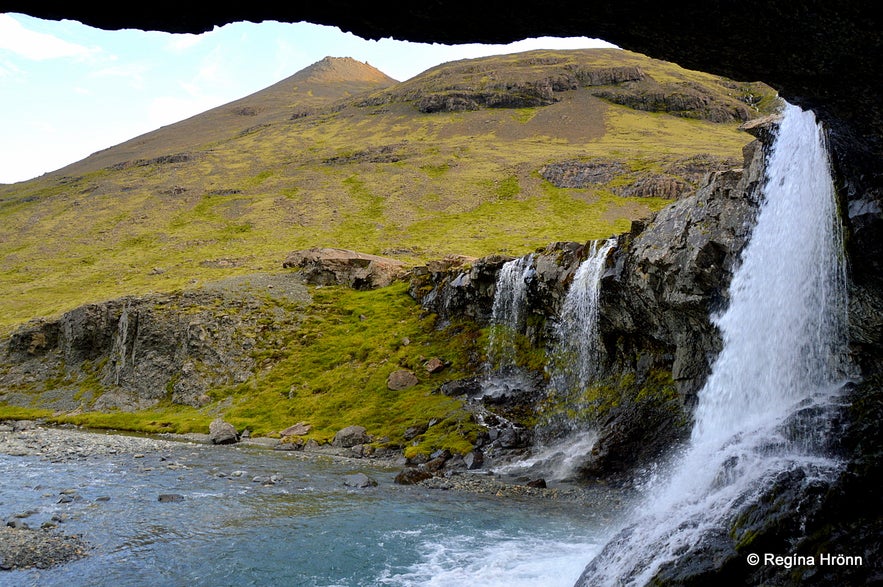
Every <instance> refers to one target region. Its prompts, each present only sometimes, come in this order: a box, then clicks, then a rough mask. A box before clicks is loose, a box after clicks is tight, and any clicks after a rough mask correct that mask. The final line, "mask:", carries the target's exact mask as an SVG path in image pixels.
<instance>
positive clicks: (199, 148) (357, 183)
mask: <svg viewBox="0 0 883 587" xmlns="http://www.w3.org/2000/svg"><path fill="white" fill-rule="evenodd" d="M340 61H343V62H345V65H346V67H341V68H336V67H328V68H325V71H319V72H316V71H312V72H311V75H310V76H301V77H298V76H294V77H293V78H291V79H292V80H294V79H295V78H298V80H300V81H299V82H298V83H293V82H291V81H289V82H288V83H283V82H280V83H279V84H277V85H276V86H274V87H273V88H271V89H272V99H268V98H267V95H266V94H262V93H258V94H255V95H254V96H253V97H249V98H244V99H242V100H239V101H238V102H236V103H235V104H234V105H231V106H230V107H229V108H227V107H221V108H219V109H216V110H214V111H211V112H209V113H206V114H205V115H202V116H197V117H194V118H192V119H189V120H187V121H184V122H182V123H179V124H177V125H172V126H169V127H165V128H163V129H159V130H158V131H155V132H154V133H151V134H150V135H145V136H144V137H139V138H137V139H133V140H132V141H128V142H127V143H124V144H123V145H120V146H118V147H111V148H110V149H107V150H105V151H102V152H101V153H98V154H96V155H94V156H92V157H90V158H88V159H86V160H84V161H82V162H80V163H78V164H74V165H72V166H69V167H68V168H65V169H63V170H60V171H59V172H56V173H51V174H47V175H45V176H43V177H40V178H38V179H35V180H31V181H28V182H23V183H18V184H14V185H9V186H3V187H0V329H4V330H8V329H9V328H10V327H12V326H14V325H15V324H18V323H21V322H23V321H25V320H28V319H30V318H33V317H37V316H48V315H55V314H58V313H59V312H62V311H65V310H68V309H70V308H73V307H75V306H77V305H79V304H82V303H85V302H89V301H94V300H96V299H107V298H111V297H116V296H119V295H123V294H131V293H139V292H145V291H168V290H172V289H175V288H180V287H182V286H186V285H188V284H192V283H193V282H194V281H204V280H212V279H216V278H220V277H224V276H228V275H231V274H242V273H248V272H252V271H256V270H267V269H271V268H276V267H278V266H279V263H280V261H281V259H283V258H284V257H285V255H286V254H287V253H288V252H289V251H291V250H296V249H303V248H308V247H312V246H338V247H344V248H349V249H356V250H360V251H363V252H366V253H376V254H383V255H387V256H393V257H397V258H400V259H403V260H406V261H417V260H423V259H427V258H434V257H440V256H443V255H445V254H449V253H455V254H467V255H473V256H477V255H481V254H487V253H490V252H508V253H519V252H523V251H526V250H529V249H531V248H534V247H538V246H542V245H544V244H546V243H547V242H551V241H556V240H564V239H574V240H585V239H589V238H595V237H602V236H606V235H609V234H611V233H613V232H616V231H621V230H623V229H625V228H627V227H628V224H629V221H630V220H631V219H634V218H639V217H643V216H646V215H647V214H649V213H650V212H652V211H653V210H656V209H658V208H659V207H661V206H663V205H665V203H666V200H664V199H659V198H635V197H628V196H623V195H617V194H623V193H627V192H625V190H623V188H624V187H627V186H628V184H630V183H634V182H636V181H638V180H639V179H641V178H642V177H644V178H646V175H647V174H648V173H649V174H651V175H652V174H662V175H664V176H670V175H672V174H674V175H676V176H678V177H681V178H684V179H686V180H688V181H691V182H693V183H695V181H696V179H697V178H698V177H701V168H702V166H701V165H700V170H699V171H700V172H699V173H696V172H695V169H694V170H693V171H691V173H690V174H687V175H685V174H684V173H683V172H682V171H683V170H684V169H685V167H684V165H683V163H684V162H688V163H689V162H691V161H695V160H696V159H695V158H696V156H697V155H699V156H701V157H702V158H704V161H705V162H706V164H705V165H706V166H707V165H714V164H716V163H719V162H720V161H727V160H731V159H736V160H738V159H739V157H740V149H741V148H742V146H743V145H744V144H745V143H746V142H747V141H748V140H749V136H748V135H746V134H745V133H743V132H740V131H739V130H737V127H738V124H739V122H740V121H739V120H738V119H736V118H733V119H731V120H728V121H725V122H712V121H710V120H706V119H703V118H702V115H703V111H700V110H701V109H700V110H696V111H695V112H693V113H692V114H690V112H678V113H674V114H672V113H664V112H655V111H648V110H647V109H636V108H635V107H632V106H634V104H633V105H632V106H628V105H619V104H616V103H614V102H611V101H610V100H609V99H608V98H605V97H598V95H599V94H605V93H606V94H605V95H610V94H612V93H616V92H619V93H631V94H635V95H638V94H642V93H643V94H645V95H649V94H650V93H652V92H657V94H658V95H659V96H663V97H664V96H666V95H671V94H672V93H674V92H679V91H680V92H682V93H683V92H689V93H692V94H694V95H700V97H701V100H700V102H701V103H704V104H706V107H705V109H706V110H707V109H708V108H707V106H708V105H711V106H715V105H716V106H715V108H717V106H719V107H720V108H729V109H735V108H737V107H738V106H739V105H741V107H742V110H740V112H743V114H744V115H745V116H747V115H752V114H755V113H758V112H761V111H763V109H764V107H765V105H766V102H767V101H768V100H769V99H770V97H771V96H772V95H773V92H772V90H770V89H769V88H768V87H766V86H763V85H760V84H742V83H734V82H730V81H728V80H723V79H721V78H718V77H714V76H709V75H705V74H701V73H696V72H690V71H687V70H684V69H682V68H680V67H677V66H675V65H673V64H668V63H664V62H660V61H657V60H651V59H648V58H645V57H643V56H640V55H636V54H632V53H628V52H624V51H618V50H585V51H571V52H550V51H542V52H531V53H525V54H517V55H509V56H501V57H489V58H483V59H478V60H474V61H467V62H455V63H452V64H446V65H441V66H438V67H436V68H434V69H432V70H429V71H428V72H426V73H425V74H423V75H420V76H417V77H415V78H413V79H411V80H408V81H407V82H404V83H402V84H398V85H396V84H393V82H392V80H390V79H389V78H385V79H384V78H383V77H380V76H378V74H379V72H377V73H375V72H376V70H373V68H370V66H367V65H365V64H361V63H358V62H354V61H353V60H340ZM329 63H331V64H332V65H335V64H336V62H335V61H334V60H332V61H330V62H329ZM611 68H625V69H627V70H628V71H634V70H637V71H639V72H640V78H641V79H635V80H632V81H628V80H626V81H617V80H619V79H621V78H617V77H614V78H609V79H608V81H611V83H609V84H606V85H605V84H602V85H593V86H582V85H580V84H582V83H595V82H599V80H600V82H603V81H604V75H605V74H604V72H608V71H610V70H611ZM320 69H321V68H320ZM464 71H467V72H472V73H468V74H467V73H464ZM592 72H596V73H595V74H593V73H592ZM597 72H600V73H597ZM368 74H370V75H368ZM380 75H381V76H382V74H380ZM593 75H594V77H593ZM599 76H600V77H599ZM628 77H629V76H626V78H628ZM631 77H634V76H631ZM302 78H307V81H304V79H302ZM353 78H355V79H356V80H362V81H360V82H359V83H358V84H353V83H351V82H350V81H348V80H352V79H353ZM364 78H367V79H368V82H364ZM549 79H551V80H561V79H569V80H571V81H573V80H576V82H577V83H576V87H575V88H573V84H572V83H570V82H568V83H570V85H566V84H563V83H561V84H558V85H555V86H554V88H555V89H553V90H552V91H551V93H550V94H549V100H547V102H548V104H547V105H536V106H531V107H518V108H508V107H486V106H481V107H478V109H475V110H459V111H440V112H432V113H427V112H422V111H421V110H420V109H419V105H420V104H419V100H420V97H421V96H422V97H425V96H426V95H430V94H433V93H438V92H449V91H454V89H456V90H457V91H459V90H460V89H462V88H463V87H467V86H468V87H471V86H475V87H478V89H482V87H483V86H480V85H479V82H481V83H485V85H489V86H492V89H493V91H494V92H495V93H501V92H503V93H504V92H506V91H508V92H510V93H512V94H513V95H515V94H517V93H518V92H519V88H523V87H526V86H525V84H527V86H531V84H533V86H536V85H537V84H539V85H543V84H545V83H546V81H547V80H549ZM481 80H485V81H484V82H482V81H481ZM538 80H539V81H538ZM543 80H546V81H543ZM580 80H584V81H583V82H580ZM585 80H588V81H585ZM592 80H594V81H592ZM295 81H297V80H295ZM491 82H492V83H491ZM540 82H542V83H540ZM614 82H615V83H614ZM372 84H373V85H372ZM390 84H393V85H390ZM553 85H554V84H553ZM533 86H531V87H533ZM341 87H342V88H343V90H340V91H337V92H333V91H330V90H328V88H341ZM371 87H373V88H375V89H374V90H368V91H367V93H364V92H365V89H366V88H371ZM507 87H508V88H509V89H508V90H507V89H506V88H507ZM544 87H545V86H544ZM377 88H385V89H380V90H378V89H377ZM446 88H447V89H446ZM451 88H453V89H451ZM571 88H573V89H571ZM648 88H650V89H648ZM356 89H361V90H362V92H363V93H362V94H358V95H355V96H354V95H353V92H354V91H355V90H356ZM485 89H486V88H485ZM269 90H270V89H268V90H267V91H269ZM286 90H287V92H288V94H287V98H285V99H283V98H281V97H280V95H281V94H280V92H282V93H283V94H284V91H286ZM651 90H652V92H651ZM267 91H265V92H267ZM513 103H514V104H518V102H517V101H515V102H513ZM645 107H646V105H645V106H642V108H645ZM685 114H690V116H689V117H688V116H685ZM208 139H210V140H208ZM162 146H165V147H166V150H165V151H162V150H160V148H161V147H162ZM139 149H140V150H139ZM598 158H603V159H604V160H605V161H608V160H613V161H616V162H618V163H619V164H620V165H621V166H622V167H621V168H622V169H623V170H624V172H622V173H619V174H617V175H616V176H615V177H613V178H612V179H611V180H609V181H606V182H602V183H598V184H592V185H588V186H586V187H580V188H560V187H556V185H555V184H553V183H550V182H549V181H548V180H546V179H544V177H543V176H541V175H540V170H541V169H543V168H544V166H547V165H549V164H554V163H559V162H574V161H575V162H591V161H594V160H596V159H598ZM688 167H689V166H688ZM673 170H674V171H673ZM678 170H681V172H679V171H678Z"/></svg>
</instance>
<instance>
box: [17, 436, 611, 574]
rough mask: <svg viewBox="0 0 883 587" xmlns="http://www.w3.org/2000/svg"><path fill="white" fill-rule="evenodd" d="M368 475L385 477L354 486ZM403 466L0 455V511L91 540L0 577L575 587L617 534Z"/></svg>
mask: <svg viewBox="0 0 883 587" xmlns="http://www.w3.org/2000/svg"><path fill="white" fill-rule="evenodd" d="M358 472H361V473H365V474H367V475H369V476H370V477H371V478H373V479H375V480H376V481H377V483H378V485H377V486H376V487H368V488H363V489H358V488H354V487H348V486H346V485H345V483H344V482H345V480H346V479H347V477H348V476H349V475H352V474H354V473H358ZM396 472H397V470H395V469H383V468H376V467H372V466H371V464H370V463H368V462H367V461H356V460H340V459H331V458H326V457H316V458H309V459H307V458H304V457H303V456H300V455H296V454H291V453H285V452H278V451H271V450H267V449H260V448H254V447H244V446H235V447H227V446H224V447H213V446H208V445H201V444H195V443H168V444H167V445H164V449H163V450H160V451H158V452H157V451H151V452H147V453H145V454H131V453H130V454H117V455H103V456H100V457H90V458H88V459H86V460H71V461H61V462H50V461H49V460H46V459H44V458H41V457H36V456H8V455H0V516H2V519H3V520H6V519H9V518H11V517H12V516H14V515H15V514H20V513H27V512H31V514H30V515H29V516H28V517H26V518H24V520H23V521H24V522H26V523H27V524H28V525H29V526H31V527H39V526H40V525H41V524H42V523H44V522H47V521H49V520H51V519H52V518H56V519H58V518H61V519H62V520H63V521H62V522H61V523H60V524H59V527H58V530H60V531H63V532H64V533H65V534H68V535H71V534H78V535H81V536H82V538H83V539H85V540H86V541H87V542H88V543H89V545H90V547H91V549H90V554H89V556H87V557H86V558H83V559H80V560H77V561H74V562H71V563H68V564H65V565H62V566H59V567H54V568H51V569H46V570H38V569H30V570H20V571H3V572H0V585H16V586H26V585H35V586H36V585H39V586H41V587H43V586H55V585H57V586H62V585H63V586H65V587H70V586H72V585H73V586H77V585H89V586H90V587H102V586H106V587H125V586H151V587H157V586H180V585H188V586H199V585H212V586H219V585H230V586H233V585H236V586H246V585H259V586H264V585H285V586H301V585H302V586H307V585H311V586H313V585H315V586H319V585H321V586H331V585H341V586H362V585H393V586H410V585H439V586H445V585H447V586H462V585H485V586H493V585H500V586H503V585H505V586H506V587H515V586H518V585H525V586H526V585H531V586H534V585H544V586H555V585H562V586H565V585H566V586H568V587H570V586H571V585H573V584H574V582H575V581H576V579H577V578H578V577H579V575H580V573H581V571H582V570H583V567H584V566H585V564H586V561H588V560H590V559H591V558H592V557H593V556H594V555H595V554H597V552H598V551H599V550H600V548H601V546H602V545H603V544H604V542H605V541H606V540H607V539H608V538H609V536H610V535H611V533H612V531H613V530H614V529H615V528H613V526H615V525H616V520H615V516H611V515H609V514H608V512H604V511H602V510H598V509H596V508H593V507H586V506H580V505H577V504H574V503H562V502H557V501H554V500H549V499H536V498H534V499H530V500H528V499H519V498H512V497H507V498H500V497H495V496H490V495H479V494H471V493H465V492H460V491H443V490H439V489H428V488H422V487H415V486H400V485H396V484H394V483H393V478H394V476H395V474H396ZM271 476H276V477H275V479H276V481H277V482H276V483H275V484H272V485H270V484H265V483H263V482H262V481H266V478H268V477H271ZM255 478H258V480H257V481H256V480H255ZM162 494H176V495H180V496H181V497H183V501H175V502H160V501H159V496H160V495H162ZM60 502H62V503H60ZM63 502H67V503H63Z"/></svg>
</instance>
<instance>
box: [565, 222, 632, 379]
mask: <svg viewBox="0 0 883 587" xmlns="http://www.w3.org/2000/svg"><path fill="white" fill-rule="evenodd" d="M615 246H616V239H615V238H610V239H607V240H606V241H592V248H591V250H590V252H589V256H588V258H586V260H585V261H583V262H582V263H581V264H580V266H579V268H578V269H577V270H576V273H575V274H574V276H573V283H572V284H571V286H570V289H568V290H567V296H566V297H565V298H564V304H563V305H562V308H561V317H560V319H559V321H558V327H557V328H556V333H555V338H556V341H557V345H558V349H557V350H556V353H555V354H558V353H561V354H562V355H563V356H564V357H566V358H567V362H566V366H565V367H564V368H562V369H560V370H559V372H557V373H554V374H553V375H552V380H553V385H555V386H556V387H559V388H562V387H565V386H568V387H575V388H577V389H579V390H582V389H584V388H585V387H586V386H587V385H588V384H589V383H590V382H591V380H592V378H593V377H594V376H595V374H596V373H597V371H598V366H599V363H600V360H601V350H600V344H601V342H600V336H599V332H598V313H599V309H600V308H599V304H598V301H599V299H600V297H601V277H602V274H603V272H604V266H605V263H606V262H607V256H608V255H609V254H610V251H611V250H612V249H613V248H614V247H615ZM556 379H557V380H558V381H556Z"/></svg>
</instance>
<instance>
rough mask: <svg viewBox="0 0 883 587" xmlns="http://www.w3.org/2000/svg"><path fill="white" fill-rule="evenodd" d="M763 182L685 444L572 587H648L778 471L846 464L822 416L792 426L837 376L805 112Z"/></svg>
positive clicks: (822, 214)
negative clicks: (832, 448) (825, 439)
mask: <svg viewBox="0 0 883 587" xmlns="http://www.w3.org/2000/svg"><path fill="white" fill-rule="evenodd" d="M766 174H767V176H766V181H765V184H764V188H763V189H764V192H763V196H764V199H763V201H762V203H761V208H760V210H759V213H758V217H757V222H756V225H755V227H754V230H753V232H752V236H751V239H750V241H749V242H748V244H747V245H746V247H745V249H744V250H743V252H742V257H741V262H740V264H739V266H738V267H737V268H736V270H735V272H734V275H733V279H732V282H731V285H730V304H729V307H728V308H727V309H726V310H725V311H724V312H723V313H722V314H721V315H719V316H716V317H714V321H715V323H716V324H717V326H718V327H719V328H720V331H721V334H722V338H723V348H722V350H721V353H720V355H719V356H718V357H717V359H716V361H715V362H714V364H713V366H712V372H711V375H710V376H709V378H708V381H707V382H706V384H705V386H704V387H703V389H702V390H701V391H700V392H699V400H698V401H699V403H698V406H697V408H696V412H695V424H694V428H693V432H692V436H691V439H690V442H689V445H688V447H687V448H686V449H685V451H684V453H683V454H682V455H681V456H680V457H679V458H678V459H677V460H676V461H675V462H674V463H673V467H672V469H671V473H670V475H669V476H668V477H667V478H665V479H664V480H661V481H659V482H658V483H657V485H656V486H654V487H650V488H649V491H648V496H651V497H649V498H648V500H647V503H645V504H644V505H643V507H641V508H639V509H640V510H641V514H640V517H639V518H636V519H635V520H633V523H632V525H631V526H630V527H629V528H627V529H626V530H624V531H623V532H621V533H620V534H619V535H618V536H617V537H616V538H614V540H613V541H612V542H611V543H610V544H608V546H607V547H606V548H605V549H604V551H603V552H602V553H601V554H600V555H599V556H598V557H597V558H596V559H595V560H594V561H592V562H591V563H590V564H589V566H588V567H587V568H586V571H585V572H584V574H583V576H582V577H581V578H580V581H579V583H578V585H581V586H589V585H592V586H595V585H645V584H647V583H649V582H650V581H651V580H652V579H653V577H654V576H655V575H656V573H657V572H658V571H659V570H660V569H662V568H664V567H665V565H667V564H668V563H671V562H672V561H675V560H677V559H679V558H681V557H684V556H686V555H687V554H689V553H691V552H694V553H695V552H696V550H697V549H702V547H703V540H708V539H709V537H710V536H714V535H715V534H716V535H718V536H720V535H724V536H726V534H727V532H728V530H729V528H730V527H731V526H732V524H733V517H734V516H735V515H737V512H738V511H739V510H738V508H739V507H740V506H743V507H744V506H745V505H746V504H750V503H752V500H756V499H757V498H758V496H759V495H760V494H761V493H762V492H763V491H764V489H765V488H768V487H770V486H771V484H772V480H773V479H774V477H775V476H776V475H778V474H782V473H783V472H785V471H792V470H797V469H799V470H800V471H802V472H803V473H805V475H806V478H807V479H812V478H814V477H815V478H819V477H825V478H828V477H830V476H831V475H833V474H834V473H835V472H836V471H837V469H838V467H839V466H840V464H839V463H838V462H837V461H836V460H834V459H831V458H827V457H826V456H825V455H824V451H823V450H822V449H821V448H820V447H819V443H818V442H813V441H814V437H813V435H814V432H815V430H816V429H821V430H822V431H824V419H823V416H822V417H821V418H817V419H816V420H813V421H811V422H810V424H809V426H806V425H805V423H804V426H802V427H801V426H797V425H795V422H796V423H800V422H799V420H800V416H801V415H803V414H806V413H808V412H809V413H813V412H812V409H813V408H814V407H815V408H818V407H824V406H825V405H826V404H828V403H830V402H831V401H833V400H834V399H835V394H836V390H837V389H838V388H839V382H840V381H841V380H842V379H843V377H844V376H843V373H844V372H845V371H844V369H845V359H844V357H845V334H844V333H845V313H846V293H845V292H846V287H845V282H846V278H845V267H844V262H843V256H842V235H841V229H840V223H839V219H838V215H837V207H836V202H835V196H834V188H833V181H832V179H831V175H830V162H829V160H828V155H827V151H826V148H825V139H824V134H823V132H822V130H821V128H820V127H819V125H818V124H817V123H816V120H815V116H814V115H813V113H812V112H804V111H802V110H800V109H799V108H797V107H795V106H792V105H786V106H785V110H784V116H783V118H782V121H781V124H780V127H779V130H778V134H777V136H776V140H775V143H774V145H773V147H772V150H771V152H770V154H769V159H768V161H767V170H766ZM815 413H818V410H817V411H816V412H815ZM649 553H652V556H648V555H649ZM700 556H701V555H700ZM705 556H706V558H710V557H711V556H712V555H711V554H709V553H708V552H706V553H705ZM709 562H710V561H709Z"/></svg>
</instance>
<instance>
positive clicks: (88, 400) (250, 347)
mask: <svg viewBox="0 0 883 587" xmlns="http://www.w3.org/2000/svg"><path fill="white" fill-rule="evenodd" d="M273 285H275V286H277V287H274V288H273V289H271V290H267V291H268V292H271V291H276V292H280V291H281V290H282V289H283V287H282V286H283V285H285V286H286V287H290V288H291V291H292V292H293V291H294V290H297V292H299V293H297V294H295V293H292V295H293V296H295V297H296V296H297V295H302V297H303V299H302V301H304V302H305V301H307V300H308V299H309V296H308V294H307V293H306V289H305V288H304V287H303V286H302V285H297V284H288V283H282V282H274V284H273ZM301 290H302V291H301ZM273 295H276V294H273ZM286 299H288V300H291V299H293V298H292V297H288V298H286ZM267 318H271V319H272V321H280V320H281V321H283V322H294V323H296V322H297V320H299V316H298V315H297V314H296V313H295V312H293V311H291V310H286V309H285V308H284V307H281V306H278V305H276V304H275V303H273V302H264V301H261V300H259V299H258V298H256V297H255V296H252V295H247V294H241V293H239V292H238V291H236V290H234V289H217V290H215V289H211V288H205V289H200V290H193V291H187V292H181V293H176V294H168V295H159V294H157V295H150V296H143V297H126V298H121V299H117V300H112V301H108V302H104V303H100V304H89V305H86V306H81V307H79V308H76V309H74V310H72V311H70V312H68V313H66V314H64V315H62V316H61V317H60V318H58V319H56V320H36V321H33V322H30V323H28V324H26V325H24V326H22V327H20V328H19V329H18V330H16V331H15V332H14V333H13V334H12V335H11V336H10V337H9V339H7V340H6V341H3V342H2V343H0V344H2V346H0V362H2V363H3V364H4V366H5V368H4V369H3V370H2V373H0V401H3V402H8V403H10V404H12V405H33V404H32V402H34V401H36V402H37V403H38V404H39V405H40V406H41V407H45V408H47V409H53V410H58V411H70V410H74V409H77V408H80V407H85V408H90V409H96V410H106V409H121V410H133V409H143V408H147V407H150V406H152V405H154V404H156V403H157V402H159V401H160V400H170V401H172V402H173V403H178V404H187V405H192V406H199V405H201V404H202V403H203V402H204V401H205V399H206V396H205V394H206V392H207V391H208V390H210V389H211V388H214V387H218V386H223V385H228V384H234V383H241V382H243V381H246V380H247V379H248V378H249V377H251V376H252V374H253V370H254V368H255V364H254V359H253V358H252V352H253V351H255V350H257V349H259V348H260V347H261V345H264V344H275V342H274V338H275V335H274V332H275V331H274V329H271V328H269V327H268V326H267V324H268V322H270V321H268V320H267Z"/></svg>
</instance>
